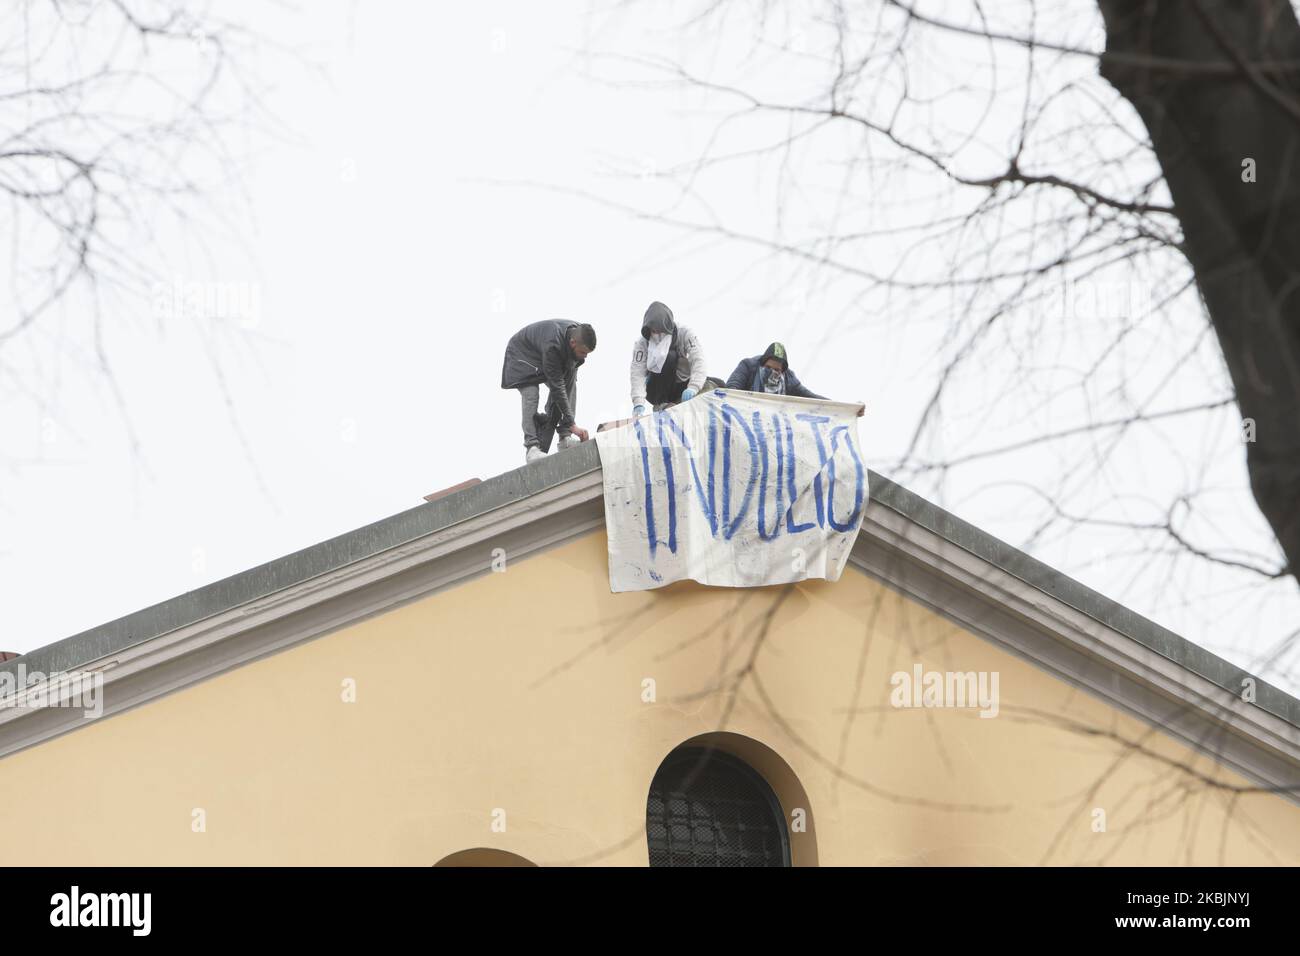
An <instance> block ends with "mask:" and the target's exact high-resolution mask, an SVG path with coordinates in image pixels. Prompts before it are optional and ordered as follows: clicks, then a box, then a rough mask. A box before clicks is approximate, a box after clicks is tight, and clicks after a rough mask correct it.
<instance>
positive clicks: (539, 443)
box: [501, 319, 596, 462]
mask: <svg viewBox="0 0 1300 956" xmlns="http://www.w3.org/2000/svg"><path fill="white" fill-rule="evenodd" d="M595 348H596V331H595V329H593V328H592V327H591V326H590V325H586V324H579V323H577V322H569V321H567V320H565V319H543V320H542V321H541V322H534V323H533V324H532V325H526V326H524V327H523V328H522V329H520V330H519V331H518V332H516V333H515V334H514V335H513V336H511V338H510V341H509V342H508V343H507V344H506V354H505V360H504V361H503V362H502V365H501V387H502V388H517V389H518V390H519V398H520V403H521V405H522V412H523V417H522V422H521V424H522V426H523V430H524V448H525V449H526V451H525V453H524V460H525V461H529V462H532V461H536V460H537V459H538V458H541V457H542V456H543V455H545V454H546V452H547V451H548V450H549V449H550V446H551V434H552V432H554V433H555V434H558V435H559V436H560V441H559V447H560V448H568V447H570V446H572V445H576V444H578V443H579V442H583V441H586V440H587V437H588V436H587V430H586V429H585V428H579V427H578V426H577V425H575V424H574V421H573V416H574V414H575V412H576V410H577V407H578V366H580V365H581V364H582V363H583V362H585V361H586V360H587V356H588V355H589V354H590V353H591V352H593V351H594V350H595ZM543 382H545V383H546V390H547V396H546V413H545V414H544V415H539V414H538V413H537V405H538V400H539V391H538V386H539V385H541V384H542V383H543Z"/></svg>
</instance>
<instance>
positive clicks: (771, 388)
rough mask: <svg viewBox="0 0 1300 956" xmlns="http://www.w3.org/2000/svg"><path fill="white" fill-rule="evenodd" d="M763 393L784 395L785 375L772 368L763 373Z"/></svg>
mask: <svg viewBox="0 0 1300 956" xmlns="http://www.w3.org/2000/svg"><path fill="white" fill-rule="evenodd" d="M763 391H765V392H772V393H773V394H777V395H781V394H784V393H785V375H784V374H783V373H781V372H778V371H777V370H776V369H774V368H769V369H764V371H763Z"/></svg>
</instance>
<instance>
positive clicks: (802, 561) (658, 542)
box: [596, 389, 867, 591]
mask: <svg viewBox="0 0 1300 956" xmlns="http://www.w3.org/2000/svg"><path fill="white" fill-rule="evenodd" d="M856 414H857V407H856V406H853V405H845V404H842V403H838V402H828V401H820V400H814V399H802V398H790V397H788V396H784V395H767V394H761V393H752V392H733V391H730V390H727V389H715V390H713V391H710V392H706V393H705V394H703V395H700V396H698V397H696V398H693V399H691V400H690V401H688V402H684V403H682V404H680V405H677V406H675V407H673V408H671V409H669V410H667V411H663V412H656V413H655V414H653V415H651V416H649V417H642V418H638V419H636V420H635V421H632V422H630V423H628V424H627V425H625V426H623V427H621V428H617V429H613V430H606V431H603V432H600V433H598V434H597V436H596V442H597V445H598V447H599V449H600V460H601V470H602V472H603V479H602V480H603V482H604V487H605V529H606V533H607V534H608V537H609V568H610V571H609V576H610V587H611V588H612V589H613V590H615V591H631V590H642V589H646V588H656V587H661V586H663V585H664V584H667V583H670V582H672V581H677V580H681V579H682V578H692V579H694V580H696V581H700V582H702V583H704V584H713V585H721V586H726V587H754V586H761V585H764V584H777V583H785V582H790V581H802V580H805V579H807V578H825V579H827V580H830V581H834V580H837V579H838V578H839V575H840V572H841V571H842V570H843V568H844V564H845V562H846V561H847V560H848V553H849V551H850V549H852V547H853V542H854V540H855V539H856V537H857V533H858V529H859V528H860V527H861V525H862V518H863V515H864V513H865V511H866V507H867V469H866V466H865V464H864V460H863V455H862V452H861V450H860V446H859V444H858V435H857V417H856ZM796 554H797V560H796V559H795V557H794V556H795V555H796Z"/></svg>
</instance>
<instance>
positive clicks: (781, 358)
mask: <svg viewBox="0 0 1300 956" xmlns="http://www.w3.org/2000/svg"><path fill="white" fill-rule="evenodd" d="M772 358H774V359H776V360H777V361H778V362H780V363H781V371H783V372H784V371H785V370H786V369H788V368H789V367H790V360H789V359H788V358H786V354H785V346H784V345H782V344H781V343H780V342H773V343H772V344H771V345H769V346H768V347H767V351H766V352H764V353H763V357H762V358H760V359H759V360H758V364H759V365H763V364H764V363H766V362H767V360H768V359H772Z"/></svg>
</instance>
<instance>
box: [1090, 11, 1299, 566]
mask: <svg viewBox="0 0 1300 956" xmlns="http://www.w3.org/2000/svg"><path fill="white" fill-rule="evenodd" d="M1098 2H1099V5H1100V7H1101V12H1102V17H1103V18H1104V20H1105V23H1106V51H1107V53H1124V54H1138V55H1149V56H1151V57H1153V58H1166V59H1174V60H1182V61H1190V62H1193V63H1206V62H1208V61H1214V62H1219V63H1233V64H1234V65H1238V68H1237V69H1236V70H1235V71H1234V72H1233V73H1232V74H1231V75H1226V76H1225V75H1218V76H1207V75H1204V74H1196V73H1192V72H1188V71H1181V70H1177V69H1167V68H1165V67H1164V66H1161V65H1159V64H1156V63H1152V64H1139V65H1134V64H1133V63H1132V62H1128V61H1127V59H1126V62H1122V63H1116V61H1115V60H1110V59H1103V61H1102V69H1101V73H1102V76H1104V77H1105V78H1106V79H1107V80H1108V81H1109V82H1110V83H1111V85H1113V86H1114V87H1115V88H1116V89H1117V90H1119V92H1120V93H1121V95H1123V96H1124V97H1125V98H1126V99H1128V100H1129V102H1131V103H1132V104H1133V106H1134V107H1135V108H1136V109H1137V111H1138V113H1139V115H1140V116H1141V117H1142V119H1143V121H1144V122H1145V123H1146V126H1147V129H1148V130H1149V131H1150V133H1151V141H1152V144H1153V145H1154V146H1155V152H1156V156H1157V158H1158V159H1159V161H1160V165H1161V167H1162V168H1163V170H1164V175H1165V180H1166V182H1167V183H1168V186H1169V191H1170V193H1171V194H1172V197H1173V203H1174V208H1175V211H1176V213H1177V215H1178V219H1179V222H1180V224H1181V226H1182V231H1183V239H1184V243H1183V252H1184V254H1185V255H1186V256H1187V258H1188V260H1189V261H1190V263H1191V266H1192V270H1193V272H1194V273H1195V275H1196V281H1197V284H1198V286H1199V288H1200V292H1201V296H1202V298H1203V299H1204V301H1205V305H1206V309H1207V311H1208V313H1209V316H1210V321H1211V322H1212V323H1213V326H1214V331H1215V333H1216V334H1217V336H1218V339H1219V344H1220V346H1221V347H1222V349H1223V355H1224V358H1225V360H1226V362H1227V367H1228V373H1229V375H1231V377H1232V382H1233V385H1234V386H1235V388H1236V393H1237V402H1238V405H1239V406H1240V408H1241V414H1242V417H1243V419H1246V420H1253V422H1254V441H1248V442H1247V443H1246V445H1245V448H1246V463H1247V467H1248V469H1249V472H1250V484H1251V489H1252V490H1253V492H1254V495H1255V500H1256V502H1258V504H1259V507H1260V510H1261V511H1262V512H1263V513H1264V516H1265V517H1266V518H1267V519H1268V522H1269V524H1270V525H1272V528H1273V531H1274V533H1275V534H1276V535H1277V539H1278V542H1279V543H1280V544H1281V546H1282V550H1283V552H1284V553H1285V554H1286V559H1287V565H1288V569H1289V571H1290V572H1291V573H1292V575H1295V574H1296V573H1297V572H1298V571H1300V95H1298V94H1300V75H1298V74H1297V73H1295V72H1291V73H1285V74H1284V73H1280V72H1278V71H1272V70H1269V69H1266V68H1261V67H1260V66H1258V65H1257V64H1261V63H1263V62H1264V61H1279V60H1289V61H1291V62H1293V63H1295V62H1300V24H1297V22H1296V17H1295V13H1294V12H1293V11H1292V9H1291V6H1290V4H1289V3H1288V2H1286V0H1238V2H1224V0H1219V2H1212V0H1098ZM1240 64H1244V66H1243V65H1240ZM1247 160H1252V161H1253V164H1251V163H1247V162H1246V161H1247ZM1250 165H1253V167H1254V179H1255V181H1254V182H1250V181H1247V180H1249V179H1250V178H1251V177H1250V176H1249V175H1248V173H1247V167H1248V166H1250ZM1247 437H1248V432H1247Z"/></svg>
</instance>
